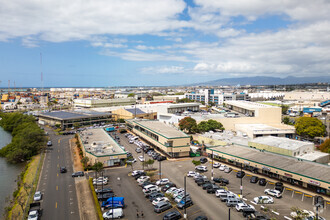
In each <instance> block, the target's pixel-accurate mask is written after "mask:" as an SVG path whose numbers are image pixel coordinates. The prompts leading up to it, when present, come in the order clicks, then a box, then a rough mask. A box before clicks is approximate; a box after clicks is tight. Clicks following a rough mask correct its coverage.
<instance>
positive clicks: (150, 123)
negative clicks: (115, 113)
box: [127, 119, 189, 138]
mask: <svg viewBox="0 0 330 220" xmlns="http://www.w3.org/2000/svg"><path fill="white" fill-rule="evenodd" d="M127 121H128V122H134V123H136V124H138V125H140V126H141V127H144V128H146V129H149V130H151V131H153V132H155V133H156V134H159V135H161V136H164V137H166V138H185V137H189V136H188V135H186V134H185V133H183V132H182V131H179V130H178V129H176V128H174V127H172V126H169V125H167V124H165V123H163V122H160V121H158V120H141V119H131V120H127Z"/></svg>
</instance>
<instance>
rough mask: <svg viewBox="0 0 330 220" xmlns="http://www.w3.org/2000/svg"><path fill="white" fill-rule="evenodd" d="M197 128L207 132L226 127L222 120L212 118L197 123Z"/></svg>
mask: <svg viewBox="0 0 330 220" xmlns="http://www.w3.org/2000/svg"><path fill="white" fill-rule="evenodd" d="M197 129H198V131H199V132H207V131H215V130H224V127H223V125H222V124H221V123H220V122H218V121H216V120H213V119H210V120H208V121H201V122H200V123H199V124H198V125H197Z"/></svg>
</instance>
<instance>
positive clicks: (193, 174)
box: [187, 171, 196, 177]
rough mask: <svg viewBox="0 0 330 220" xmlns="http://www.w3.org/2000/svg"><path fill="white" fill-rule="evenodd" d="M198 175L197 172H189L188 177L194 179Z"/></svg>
mask: <svg viewBox="0 0 330 220" xmlns="http://www.w3.org/2000/svg"><path fill="white" fill-rule="evenodd" d="M195 175H196V172H195V171H189V172H188V173H187V177H194V176H195Z"/></svg>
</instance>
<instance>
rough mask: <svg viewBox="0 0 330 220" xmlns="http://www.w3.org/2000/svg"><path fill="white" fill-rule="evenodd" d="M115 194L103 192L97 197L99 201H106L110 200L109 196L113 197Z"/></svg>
mask: <svg viewBox="0 0 330 220" xmlns="http://www.w3.org/2000/svg"><path fill="white" fill-rule="evenodd" d="M114 196H115V194H114V193H110V192H109V193H101V194H98V195H97V199H98V200H99V201H106V200H108V199H109V198H111V197H114Z"/></svg>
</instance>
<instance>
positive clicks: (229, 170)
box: [224, 167, 233, 173]
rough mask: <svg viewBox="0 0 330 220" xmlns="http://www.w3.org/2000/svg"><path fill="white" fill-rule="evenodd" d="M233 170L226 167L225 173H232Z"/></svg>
mask: <svg viewBox="0 0 330 220" xmlns="http://www.w3.org/2000/svg"><path fill="white" fill-rule="evenodd" d="M232 170H233V169H232V168H231V167H226V168H225V170H224V172H225V173H230V172H231V171H232Z"/></svg>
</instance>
